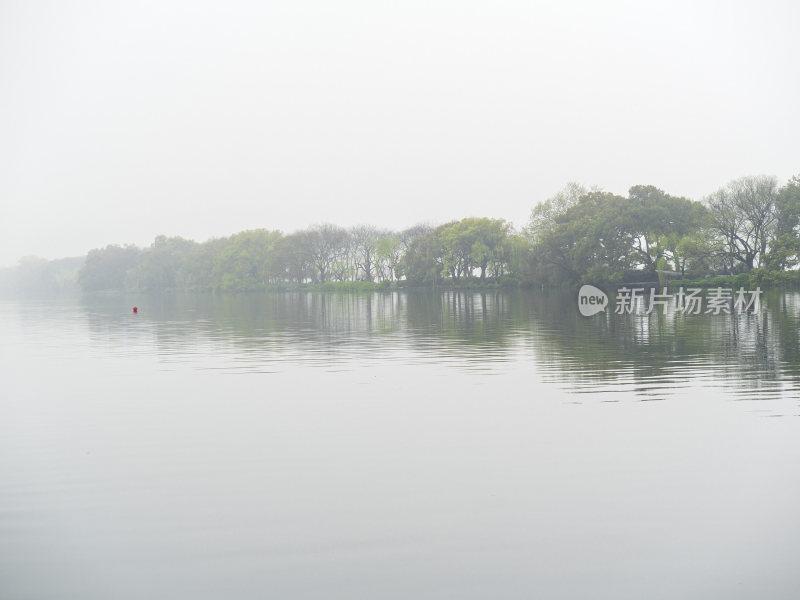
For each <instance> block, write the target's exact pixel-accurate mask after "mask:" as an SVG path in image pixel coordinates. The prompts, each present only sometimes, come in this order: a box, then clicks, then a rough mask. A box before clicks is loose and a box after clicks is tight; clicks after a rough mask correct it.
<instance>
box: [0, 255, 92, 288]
mask: <svg viewBox="0 0 800 600" xmlns="http://www.w3.org/2000/svg"><path fill="white" fill-rule="evenodd" d="M84 262H86V257H85V256H75V257H70V258H59V259H57V260H46V259H44V258H39V257H36V256H27V257H25V258H22V259H20V261H19V264H18V265H17V266H16V267H8V268H5V269H0V293H3V294H4V295H18V294H63V293H72V292H79V291H80V287H79V286H78V272H79V271H80V269H81V267H83V264H84Z"/></svg>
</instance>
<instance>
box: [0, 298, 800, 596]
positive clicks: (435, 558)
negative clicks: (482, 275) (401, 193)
mask: <svg viewBox="0 0 800 600" xmlns="http://www.w3.org/2000/svg"><path fill="white" fill-rule="evenodd" d="M134 304H135V305H137V306H138V307H139V314H138V315H133V314H132V313H131V307H132V306H133V305H134ZM799 320H800V294H798V293H794V292H787V293H774V294H768V295H766V296H765V298H764V299H763V304H762V310H761V313H760V314H758V315H685V316H684V315H675V314H659V313H655V314H653V315H649V316H647V315H615V314H614V313H613V310H609V311H606V312H603V313H600V314H597V315H595V316H593V317H583V316H581V315H580V313H579V311H578V307H577V302H576V298H574V297H573V295H572V294H569V295H562V294H555V293H551V294H541V293H526V292H508V293H500V292H497V293H495V292H491V293H483V294H482V293H460V292H436V293H434V292H430V293H386V294H363V295H359V294H353V295H347V294H341V295H340V294H315V293H286V294H243V295H223V296H215V295H210V294H209V295H190V294H186V295H164V296H153V297H142V296H137V297H126V296H122V295H95V296H85V297H76V298H73V299H59V300H47V299H38V300H29V301H10V300H3V301H2V303H0V331H2V332H3V335H2V338H0V364H2V390H3V393H2V398H3V399H2V400H0V414H2V419H0V532H1V534H0V597H9V598H37V599H38V598H42V599H44V598H54V597H58V598H81V599H86V598H98V599H100V598H109V597H114V598H142V597H153V598H162V597H163V598H219V597H237V598H263V597H281V598H338V597H341V598H409V597H414V598H442V597H458V598H487V597H502V598H531V597H546V598H576V599H577V598H587V597H591V598H614V599H618V598H643V597H668V598H675V597H679V598H708V597H726V598H752V597H769V598H792V597H794V596H793V591H794V590H796V588H797V584H798V577H797V575H796V569H794V566H793V557H796V556H797V553H798V552H799V551H800V526H798V525H797V521H796V518H795V517H796V506H797V501H798V499H800V485H798V479H797V477H796V465H797V464H798V463H797V461H798V459H800V444H798V443H797V439H798V435H797V433H798V432H797V429H798V427H799V426H800V419H798V418H797V417H798V416H799V415H800V408H798V400H799V399H800V387H799V386H800V360H799V359H800V339H799V338H798V333H797V332H798V321H799ZM767 417H769V418H767Z"/></svg>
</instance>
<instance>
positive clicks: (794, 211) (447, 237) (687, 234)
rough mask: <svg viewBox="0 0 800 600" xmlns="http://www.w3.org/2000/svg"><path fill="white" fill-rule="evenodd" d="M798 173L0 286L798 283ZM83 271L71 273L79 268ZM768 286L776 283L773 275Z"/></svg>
mask: <svg viewBox="0 0 800 600" xmlns="http://www.w3.org/2000/svg"><path fill="white" fill-rule="evenodd" d="M798 263H800V178H798V177H795V178H792V179H791V180H790V181H789V182H788V183H786V184H785V185H784V186H782V187H781V186H779V185H778V183H777V180H776V179H775V178H774V177H768V176H759V177H744V178H741V179H738V180H735V181H732V182H731V183H729V184H728V185H727V186H725V187H723V188H721V189H719V190H718V191H716V192H714V193H713V194H710V195H709V196H707V197H706V198H705V199H704V200H703V201H702V202H698V201H694V200H689V199H687V198H681V197H676V196H671V195H670V194H667V193H665V192H664V191H662V190H660V189H658V188H656V187H653V186H643V185H637V186H634V187H632V188H631V189H630V190H629V192H628V195H627V196H619V195H615V194H611V193H608V192H604V191H602V190H600V189H597V188H591V189H587V188H584V187H582V186H580V185H577V184H574V183H573V184H569V185H567V186H566V187H565V188H564V189H563V190H562V191H561V192H559V193H558V194H556V195H555V196H553V197H552V198H549V199H548V200H546V201H544V202H542V203H540V204H538V205H537V206H536V207H534V209H533V210H532V212H531V216H530V220H529V222H528V224H527V226H526V227H524V228H523V229H522V231H514V229H513V228H512V227H511V225H510V224H509V223H507V222H506V221H503V220H500V219H489V218H468V219H462V220H460V221H453V222H450V223H446V224H444V225H440V226H438V227H435V228H434V227H431V226H427V225H418V226H416V227H412V228H410V229H406V230H404V231H387V230H382V229H378V228H376V227H371V226H360V227H354V228H351V229H343V228H341V227H337V226H335V225H330V224H324V225H318V226H315V227H311V228H308V229H305V230H302V231H298V232H295V233H291V234H288V235H284V234H283V233H281V232H280V231H269V230H266V229H256V230H251V231H243V232H241V233H237V234H235V235H232V236H230V237H225V238H215V239H211V240H208V241H206V242H203V243H197V242H194V241H191V240H186V239H183V238H180V237H165V236H159V237H157V238H156V239H155V241H154V242H153V243H152V244H151V245H150V246H149V247H148V248H144V249H142V248H138V247H136V246H116V245H111V246H107V247H105V248H100V249H95V250H91V251H90V252H89V254H88V255H87V256H86V257H85V260H83V259H63V260H62V261H52V262H50V263H48V262H47V261H43V260H41V259H38V260H37V259H24V260H23V261H21V263H20V266H19V267H18V268H17V269H16V270H15V271H14V272H11V271H9V270H6V271H5V272H0V287H3V285H4V284H5V287H9V281H14V282H16V285H17V288H19V289H47V290H50V291H58V290H61V289H64V288H68V287H69V286H71V285H79V286H80V288H82V289H83V290H86V291H95V290H109V289H118V290H119V289H137V290H168V289H197V290H211V289H218V290H230V291H235V290H251V289H264V288H267V287H270V286H282V285H302V284H308V283H311V284H326V283H329V282H353V281H364V282H398V281H402V282H404V283H406V284H409V285H431V284H433V285H435V284H441V283H455V284H459V283H464V282H473V281H474V282H518V283H521V284H537V285H538V284H562V283H571V284H572V283H578V282H581V281H586V282H594V283H620V282H626V281H654V280H655V279H656V278H658V279H662V278H663V277H667V276H668V277H684V276H688V277H693V278H697V277H705V276H710V275H720V274H724V275H738V274H743V273H746V274H751V275H750V276H751V277H755V278H757V280H758V281H759V282H761V281H762V280H765V279H766V280H767V281H780V280H781V278H783V279H787V278H789V276H790V275H796V274H797V271H796V270H795V267H797V265H798ZM81 264H82V266H79V265H81ZM770 278H771V279H770Z"/></svg>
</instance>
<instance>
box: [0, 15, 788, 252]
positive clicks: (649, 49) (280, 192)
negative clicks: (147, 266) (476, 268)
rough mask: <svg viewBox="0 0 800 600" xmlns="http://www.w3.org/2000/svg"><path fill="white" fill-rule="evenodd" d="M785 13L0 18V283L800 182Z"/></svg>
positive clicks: (521, 221) (521, 220)
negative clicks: (318, 227) (110, 247)
mask: <svg viewBox="0 0 800 600" xmlns="http://www.w3.org/2000/svg"><path fill="white" fill-rule="evenodd" d="M798 22H800V4H799V3H797V2H795V1H782V2H779V1H769V0H766V1H760V2H735V1H726V2H703V1H702V0H694V1H689V2H682V1H681V2H643V1H631V2H623V1H614V2H601V1H554V2H533V1H527V2H502V1H493V2H480V3H479V2H470V1H465V0H452V1H449V2H435V1H431V0H428V1H422V2H416V1H413V0H412V1H408V0H406V1H404V2H382V1H378V0H369V1H364V2H356V1H351V0H339V1H330V0H329V1H327V2H307V1H304V0H293V1H285V2H283V1H282V2H269V1H266V2H244V1H230V0H229V1H225V2H203V1H198V0H191V1H186V2H175V1H166V0H159V1H156V2H148V1H144V2H116V1H109V0H105V1H97V2H92V1H81V2H77V1H70V0H60V1H53V2H42V1H35V0H34V1H25V2H21V1H20V2H17V1H14V0H0V265H11V264H14V263H16V261H17V260H18V259H19V258H20V257H21V256H24V255H31V254H35V255H39V256H43V257H46V258H58V257H62V256H75V255H80V254H84V253H85V252H86V251H87V250H89V249H91V248H94V247H99V246H104V245H106V244H109V243H135V244H138V245H148V244H150V243H151V242H152V240H153V238H154V237H155V236H156V235H158V234H166V235H181V236H183V237H188V238H191V239H195V240H198V241H202V240H205V239H208V238H209V237H213V236H221V235H229V234H231V233H234V232H236V231H240V230H243V229H253V228H258V227H266V228H269V229H281V230H283V231H285V232H291V231H294V230H296V229H300V228H303V227H306V226H308V225H310V224H314V223H320V222H333V223H337V224H339V225H343V226H350V225H355V224H358V223H371V224H375V225H380V226H385V227H391V228H398V229H399V228H404V227H407V226H410V225H412V224H414V223H417V222H420V221H428V222H431V223H437V222H443V221H446V220H450V219H454V218H461V217H466V216H489V217H495V218H505V219H508V220H510V221H512V222H513V223H514V224H515V225H517V226H520V225H522V224H524V222H525V220H526V218H527V215H528V213H529V212H530V209H531V207H532V206H533V205H535V204H536V203H537V202H539V201H541V200H543V199H545V198H547V197H548V196H550V195H552V194H553V193H554V192H556V191H557V190H559V189H560V188H561V187H562V186H563V185H564V184H565V183H567V182H568V181H578V182H581V183H584V184H587V185H592V184H596V185H599V186H601V187H603V188H604V189H606V190H608V191H613V192H616V193H622V194H624V193H626V192H627V190H628V188H629V187H630V186H631V185H635V184H652V185H656V186H658V187H661V188H662V189H664V190H666V191H667V192H669V193H672V194H677V195H685V196H688V197H691V198H696V199H699V198H701V197H702V196H703V195H705V194H707V193H709V192H711V191H713V190H714V189H716V188H718V187H720V186H722V185H724V184H725V183H727V182H728V181H729V180H731V179H734V178H737V177H741V176H744V175H751V174H772V175H776V176H778V178H779V179H780V180H781V181H783V180H786V179H788V178H789V177H790V176H792V175H794V174H796V173H798V172H800V160H799V159H800V144H799V141H800V118H799V117H800V113H798V107H800V36H798V35H797V24H798Z"/></svg>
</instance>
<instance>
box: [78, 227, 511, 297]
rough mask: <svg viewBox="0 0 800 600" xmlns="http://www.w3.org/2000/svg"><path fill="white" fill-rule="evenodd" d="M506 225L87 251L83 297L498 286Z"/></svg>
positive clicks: (360, 230) (331, 231) (272, 235)
mask: <svg viewBox="0 0 800 600" xmlns="http://www.w3.org/2000/svg"><path fill="white" fill-rule="evenodd" d="M512 238H513V236H512V234H511V228H510V225H509V224H507V223H506V222H505V221H501V220H497V219H486V218H480V219H475V218H470V219H463V220H462V221H458V222H453V223H448V224H446V225H442V226H440V227H437V228H435V229H433V228H431V227H429V226H425V225H418V226H416V227H413V228H410V229H407V230H404V231H400V232H391V231H385V230H381V229H378V228H376V227H371V226H360V227H354V228H352V229H343V228H341V227H337V226H335V225H329V224H324V225H318V226H315V227H312V228H309V229H305V230H302V231H298V232H295V233H292V234H290V235H283V234H282V233H281V232H279V231H268V230H266V229H256V230H251V231H243V232H241V233H237V234H235V235H232V236H230V237H226V238H217V239H212V240H209V241H207V242H204V243H196V242H193V241H190V240H185V239H183V238H180V237H165V236H159V237H157V238H156V239H155V241H154V242H153V244H152V245H151V246H150V247H148V248H145V249H139V248H137V247H135V246H124V247H122V246H107V247H106V248H101V249H95V250H92V251H90V252H89V254H88V256H87V257H86V263H85V265H84V267H83V269H82V270H81V271H80V274H79V282H80V285H81V286H82V288H83V289H84V290H105V289H142V290H165V289H221V290H250V289H261V288H265V287H269V286H274V285H283V284H305V283H313V284H324V283H328V282H352V281H365V282H394V281H398V280H406V281H410V282H416V283H429V282H433V283H435V282H439V281H441V280H442V279H443V278H446V277H453V278H454V279H466V278H469V277H472V276H475V277H477V278H479V279H481V280H493V281H497V280H499V279H500V278H501V277H503V275H505V274H506V273H508V271H509V270H510V268H511V265H510V261H511V255H512V253H511V248H512V246H513V242H512Z"/></svg>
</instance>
